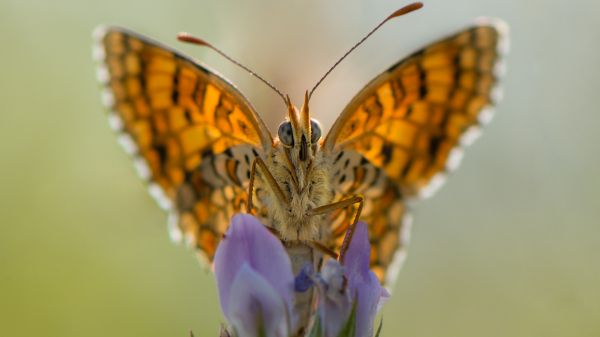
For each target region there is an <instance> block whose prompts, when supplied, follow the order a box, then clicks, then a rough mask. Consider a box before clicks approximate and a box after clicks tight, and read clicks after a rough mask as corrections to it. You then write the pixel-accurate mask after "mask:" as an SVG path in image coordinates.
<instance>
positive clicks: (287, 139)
mask: <svg viewBox="0 0 600 337" xmlns="http://www.w3.org/2000/svg"><path fill="white" fill-rule="evenodd" d="M277 135H278V136H279V140H280V141H281V142H282V143H283V144H284V145H287V146H294V136H293V134H292V124H291V123H290V122H283V123H281V124H280V125H279V130H278V131H277Z"/></svg>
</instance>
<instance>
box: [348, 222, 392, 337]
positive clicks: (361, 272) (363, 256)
mask: <svg viewBox="0 0 600 337" xmlns="http://www.w3.org/2000/svg"><path fill="white" fill-rule="evenodd" d="M370 255H371V245H370V243H369V231H368V228H367V225H366V224H365V223H364V222H358V223H357V224H356V229H355V230H354V235H353V236H352V241H351V242H350V245H349V247H348V251H347V252H346V256H345V257H344V268H346V271H345V273H344V274H345V275H346V277H347V278H348V288H349V291H350V293H351V296H352V297H353V300H354V301H358V302H357V308H356V336H372V335H373V321H374V320H375V315H376V314H377V311H378V310H379V308H380V307H381V304H382V303H383V301H385V300H386V299H387V298H388V297H389V296H390V295H389V293H388V292H387V290H385V288H383V287H382V286H381V283H379V280H378V279H377V277H376V276H375V274H374V273H373V272H372V271H371V270H370V269H369V261H370Z"/></svg>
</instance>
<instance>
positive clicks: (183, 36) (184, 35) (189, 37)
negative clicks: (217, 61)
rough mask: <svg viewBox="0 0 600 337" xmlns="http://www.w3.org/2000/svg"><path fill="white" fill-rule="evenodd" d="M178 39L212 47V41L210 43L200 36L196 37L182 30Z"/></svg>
mask: <svg viewBox="0 0 600 337" xmlns="http://www.w3.org/2000/svg"><path fill="white" fill-rule="evenodd" d="M177 40H179V41H181V42H187V43H193V44H197V45H200V46H207V47H210V43H208V42H206V41H204V40H202V39H200V38H197V37H194V36H192V35H190V34H188V33H186V32H181V33H179V34H177Z"/></svg>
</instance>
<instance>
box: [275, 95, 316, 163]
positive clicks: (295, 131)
mask: <svg viewBox="0 0 600 337" xmlns="http://www.w3.org/2000/svg"><path fill="white" fill-rule="evenodd" d="M286 103H287V107H288V116H287V117H288V118H287V120H286V121H284V122H283V123H281V125H279V130H278V131H277V135H278V136H279V141H280V142H281V144H283V146H284V147H286V148H288V149H290V152H291V153H292V156H293V157H295V158H297V159H298V161H300V162H309V161H310V159H312V158H313V156H314V155H315V153H316V151H317V146H318V142H319V140H320V139H321V126H320V125H319V122H317V121H316V120H314V119H311V118H310V111H309V109H308V92H307V93H306V94H305V95H304V104H303V105H302V108H301V109H300V110H298V108H296V107H295V106H294V105H293V104H292V103H291V101H290V99H289V97H287V98H286Z"/></svg>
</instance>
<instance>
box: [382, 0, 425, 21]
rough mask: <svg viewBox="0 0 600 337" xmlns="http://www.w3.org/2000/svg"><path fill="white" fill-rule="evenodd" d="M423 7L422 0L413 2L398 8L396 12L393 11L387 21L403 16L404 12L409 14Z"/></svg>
mask: <svg viewBox="0 0 600 337" xmlns="http://www.w3.org/2000/svg"><path fill="white" fill-rule="evenodd" d="M421 8H423V3H422V2H413V3H411V4H408V5H406V6H404V7H402V8H400V9H398V10H397V11H395V12H394V13H392V14H391V15H390V16H388V17H387V19H386V20H385V21H387V20H390V19H393V18H396V17H399V16H402V15H404V14H408V13H410V12H413V11H416V10H418V9H421Z"/></svg>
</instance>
